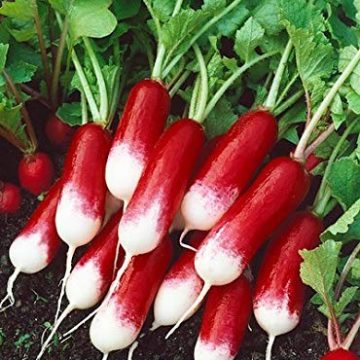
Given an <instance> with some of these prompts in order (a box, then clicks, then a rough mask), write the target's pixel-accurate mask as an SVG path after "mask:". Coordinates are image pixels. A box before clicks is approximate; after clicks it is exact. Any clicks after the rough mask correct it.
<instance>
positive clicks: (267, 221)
mask: <svg viewBox="0 0 360 360" xmlns="http://www.w3.org/2000/svg"><path fill="white" fill-rule="evenodd" d="M309 186H310V179H309V176H308V174H307V173H306V171H305V170H304V168H303V166H302V165H301V164H300V163H299V162H297V161H294V160H292V159H290V158H288V157H279V158H275V159H273V160H272V161H271V162H269V163H268V164H267V165H266V167H265V168H264V169H263V170H262V171H261V172H260V174H259V176H258V177H257V179H256V180H255V182H254V183H253V184H252V185H251V187H250V188H249V190H248V191H247V192H246V193H245V194H243V195H242V196H241V197H240V198H239V199H238V200H237V201H236V202H235V204H234V205H233V206H232V207H231V208H230V209H229V210H228V211H227V212H226V213H225V214H224V215H223V217H222V218H221V219H220V221H219V222H218V223H217V224H216V225H215V227H214V228H213V229H212V230H211V231H210V232H209V234H208V236H207V237H206V238H205V239H204V241H203V242H202V243H201V245H200V247H199V249H198V251H197V253H196V256H195V269H196V271H197V273H198V274H199V275H200V277H201V278H202V279H203V280H204V287H203V289H202V291H201V293H200V295H199V296H198V298H197V300H196V301H195V302H194V303H193V305H192V306H191V307H190V308H189V309H188V311H187V312H185V313H184V314H183V316H182V318H181V319H180V320H179V321H178V323H177V324H176V325H175V326H174V327H173V329H172V330H170V332H169V333H168V335H167V337H169V336H170V335H171V334H172V333H173V332H174V331H175V330H176V329H177V328H178V327H179V326H180V324H181V323H182V321H183V320H184V319H185V318H187V317H188V313H192V312H193V309H194V308H196V307H197V306H198V304H199V303H200V302H201V301H202V299H203V298H204V297H205V296H206V294H207V292H208V291H209V290H210V288H211V287H212V286H214V285H215V286H220V285H226V284H229V283H230V282H232V281H234V280H235V279H237V278H238V277H239V276H240V275H241V273H242V272H243V271H244V269H245V268H246V266H248V264H249V262H250V261H251V259H252V258H253V257H254V255H255V253H256V252H257V250H258V249H259V247H260V246H261V245H262V244H263V243H264V242H265V241H266V240H267V238H268V237H269V236H270V234H271V233H272V232H273V231H274V230H275V229H276V228H277V227H278V226H279V225H280V224H281V223H282V222H283V221H284V220H285V219H286V218H287V216H288V214H289V213H291V212H292V211H294V210H295V209H296V208H297V206H298V205H299V204H300V203H301V201H302V200H303V199H304V197H305V195H306V194H307V192H308V190H309Z"/></svg>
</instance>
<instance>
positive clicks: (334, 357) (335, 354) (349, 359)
mask: <svg viewBox="0 0 360 360" xmlns="http://www.w3.org/2000/svg"><path fill="white" fill-rule="evenodd" d="M359 359H360V358H359V356H357V355H356V354H354V353H353V352H351V351H348V350H345V349H337V350H333V351H330V352H328V353H327V354H325V355H324V356H323V357H322V358H321V360H359Z"/></svg>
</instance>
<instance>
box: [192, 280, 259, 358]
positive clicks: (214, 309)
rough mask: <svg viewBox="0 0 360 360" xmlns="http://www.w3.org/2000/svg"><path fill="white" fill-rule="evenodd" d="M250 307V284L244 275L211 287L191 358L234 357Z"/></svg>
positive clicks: (248, 317) (244, 329)
mask: <svg viewBox="0 0 360 360" xmlns="http://www.w3.org/2000/svg"><path fill="white" fill-rule="evenodd" d="M251 310H252V299H251V288H250V284H249V282H248V280H247V279H246V278H245V276H241V277H239V278H238V279H237V280H235V281H233V282H232V283H230V284H228V285H225V286H215V287H213V288H212V289H211V290H210V292H209V294H208V298H207V300H206V305H205V310H204V314H203V317H202V322H201V329H200V334H199V337H198V340H197V342H196V346H195V353H194V359H195V360H220V359H221V360H233V359H235V357H236V354H237V353H238V351H239V348H240V345H241V342H242V339H243V338H244V335H245V332H246V330H247V327H248V324H249V319H250V316H251Z"/></svg>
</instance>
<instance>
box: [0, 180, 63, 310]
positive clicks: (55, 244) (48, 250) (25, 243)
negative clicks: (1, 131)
mask: <svg viewBox="0 0 360 360" xmlns="http://www.w3.org/2000/svg"><path fill="white" fill-rule="evenodd" d="M61 187H62V182H61V181H60V180H58V181H57V182H56V183H55V184H54V185H53V187H52V188H51V189H50V191H49V193H48V194H47V195H46V197H45V199H44V200H43V201H42V202H41V203H40V204H39V206H38V207H37V208H36V210H35V211H34V213H33V214H32V215H31V217H30V219H29V221H28V222H27V224H26V225H25V227H24V228H23V229H22V230H21V232H20V234H19V235H18V236H17V237H16V239H15V240H14V241H13V243H12V244H11V246H10V250H9V256H10V261H11V263H12V264H13V266H14V268H15V270H14V273H13V275H12V276H10V278H9V280H8V285H7V295H6V297H5V298H4V299H3V300H2V301H1V303H0V308H1V310H2V311H3V310H5V309H6V308H8V307H10V306H12V305H14V302H15V299H14V295H13V286H14V282H15V280H16V278H17V277H18V275H19V274H20V273H25V274H34V273H37V272H39V271H41V270H43V269H44V268H45V267H46V266H48V265H49V264H50V263H51V261H52V260H53V258H54V257H55V255H56V253H57V251H58V249H59V247H60V243H61V241H60V238H59V236H58V234H57V232H56V228H55V212H56V207H57V204H58V200H59V196H60V191H61ZM6 301H9V303H10V304H9V305H8V306H7V307H5V308H3V305H4V303H5V302H6Z"/></svg>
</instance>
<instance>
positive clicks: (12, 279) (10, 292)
mask: <svg viewBox="0 0 360 360" xmlns="http://www.w3.org/2000/svg"><path fill="white" fill-rule="evenodd" d="M20 273H21V270H20V269H19V268H15V270H14V272H13V273H12V274H11V276H10V277H9V280H8V283H7V288H6V291H7V294H6V296H5V297H4V298H3V299H2V300H1V302H0V313H2V312H4V311H5V310H7V309H9V308H10V307H12V306H14V304H15V297H14V292H13V290H14V284H15V281H16V279H17V277H18V276H19V274H20ZM7 301H9V304H8V305H6V306H4V304H5V303H6V302H7Z"/></svg>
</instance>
